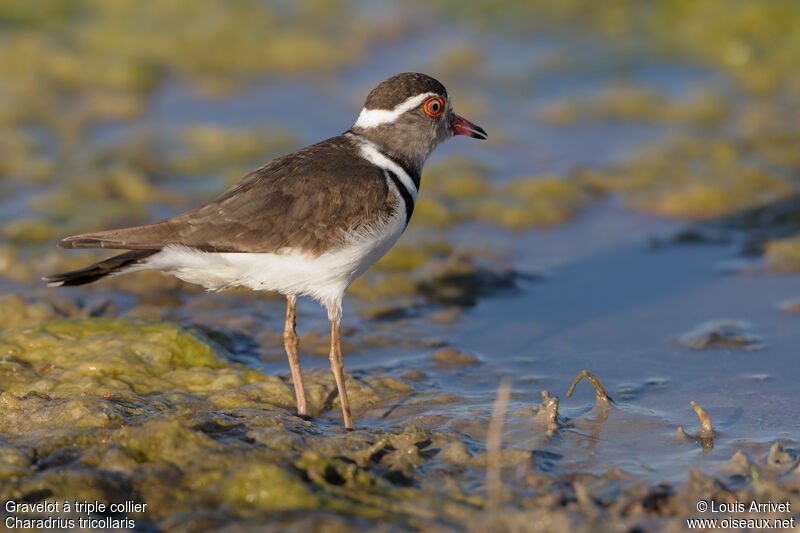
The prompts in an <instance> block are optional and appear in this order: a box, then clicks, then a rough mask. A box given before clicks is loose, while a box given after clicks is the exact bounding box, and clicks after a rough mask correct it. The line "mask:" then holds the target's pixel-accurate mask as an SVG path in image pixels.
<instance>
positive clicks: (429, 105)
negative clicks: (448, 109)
mask: <svg viewBox="0 0 800 533" xmlns="http://www.w3.org/2000/svg"><path fill="white" fill-rule="evenodd" d="M422 109H424V110H425V112H426V113H427V114H429V115H430V116H432V117H438V116H439V115H441V114H442V111H444V101H443V100H442V99H441V98H439V97H438V96H433V97H431V98H428V99H427V100H425V105H424V106H423V107H422Z"/></svg>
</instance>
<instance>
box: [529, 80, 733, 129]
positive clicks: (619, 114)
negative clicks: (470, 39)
mask: <svg viewBox="0 0 800 533" xmlns="http://www.w3.org/2000/svg"><path fill="white" fill-rule="evenodd" d="M729 107H730V102H728V101H727V100H726V99H724V98H723V97H722V96H721V95H720V94H719V93H718V92H716V91H714V90H713V89H711V88H709V87H697V88H695V89H693V90H692V91H691V92H690V94H689V96H688V97H686V98H685V99H683V100H673V99H669V98H666V97H664V96H663V95H661V94H659V93H658V92H657V91H654V90H652V89H649V88H647V87H642V86H638V85H633V84H629V83H617V84H612V85H609V86H607V87H604V88H603V89H602V90H601V91H600V92H599V94H596V95H593V96H591V97H588V98H586V99H576V98H570V99H564V100H559V101H556V102H552V103H549V104H547V105H544V106H543V107H542V108H541V109H539V112H538V117H539V118H540V119H542V120H545V121H547V122H550V123H554V124H560V125H576V124H580V123H591V122H603V121H630V122H652V123H659V124H663V123H676V124H691V125H695V126H705V127H708V126H714V125H716V124H719V123H721V122H723V121H724V120H726V119H727V118H728V117H729V115H730V112H731V111H730V109H729Z"/></svg>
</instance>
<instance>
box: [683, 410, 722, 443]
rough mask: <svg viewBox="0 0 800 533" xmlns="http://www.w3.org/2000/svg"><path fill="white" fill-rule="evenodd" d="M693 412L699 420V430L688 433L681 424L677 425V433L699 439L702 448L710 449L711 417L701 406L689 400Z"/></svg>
mask: <svg viewBox="0 0 800 533" xmlns="http://www.w3.org/2000/svg"><path fill="white" fill-rule="evenodd" d="M689 405H691V406H692V409H694V412H695V413H697V418H698V419H699V420H700V431H698V432H697V433H696V434H694V435H689V434H688V433H686V432H685V431H684V430H683V427H682V426H678V435H681V436H682V437H686V438H687V439H693V440H694V439H699V440H700V444H701V445H702V446H703V449H704V450H710V449H712V448H713V447H714V428H713V427H712V426H711V419H710V418H709V417H708V415H707V414H706V412H705V411H703V408H702V407H700V406H699V405H697V404H696V403H695V402H694V401H691V402H689Z"/></svg>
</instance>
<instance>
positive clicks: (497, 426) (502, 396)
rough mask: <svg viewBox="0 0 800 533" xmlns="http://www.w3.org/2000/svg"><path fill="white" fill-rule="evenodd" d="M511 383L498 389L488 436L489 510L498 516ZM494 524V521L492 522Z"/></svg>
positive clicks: (502, 381) (507, 379)
mask: <svg viewBox="0 0 800 533" xmlns="http://www.w3.org/2000/svg"><path fill="white" fill-rule="evenodd" d="M511 383H512V380H511V378H509V377H504V378H503V379H502V380H500V385H499V386H498V387H497V396H496V397H495V399H494V408H493V409H492V419H491V421H490V422H489V430H488V432H487V435H486V449H487V451H486V484H487V486H488V493H489V510H490V512H491V513H492V515H495V516H496V515H497V513H498V512H499V511H500V507H501V505H502V503H503V502H502V500H503V495H502V489H503V487H502V479H501V478H500V443H501V441H502V438H503V424H504V423H505V418H506V410H507V409H508V402H509V400H510V398H511ZM492 521H493V522H494V520H492Z"/></svg>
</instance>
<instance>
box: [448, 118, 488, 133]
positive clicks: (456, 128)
mask: <svg viewBox="0 0 800 533" xmlns="http://www.w3.org/2000/svg"><path fill="white" fill-rule="evenodd" d="M450 127H451V128H452V129H453V135H469V136H470V137H472V138H473V139H486V138H487V137H488V135H486V132H485V131H483V128H481V127H480V126H478V125H477V124H473V123H472V122H470V121H469V120H467V119H465V118H464V117H459V116H458V115H456V114H455V113H453V118H452V120H450Z"/></svg>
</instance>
